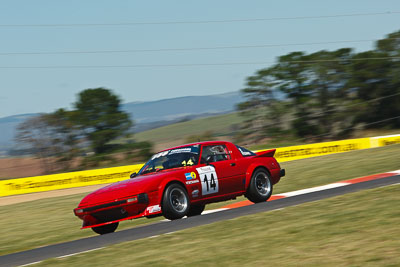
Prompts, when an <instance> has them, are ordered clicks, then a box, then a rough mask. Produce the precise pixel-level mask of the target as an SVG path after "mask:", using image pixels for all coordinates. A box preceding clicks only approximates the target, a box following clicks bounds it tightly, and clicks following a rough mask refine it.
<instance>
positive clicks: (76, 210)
mask: <svg viewBox="0 0 400 267" xmlns="http://www.w3.org/2000/svg"><path fill="white" fill-rule="evenodd" d="M74 212H75V215H78V214H81V213H83V209H75V210H74Z"/></svg>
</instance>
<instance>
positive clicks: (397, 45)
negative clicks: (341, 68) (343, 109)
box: [349, 31, 400, 127]
mask: <svg viewBox="0 0 400 267" xmlns="http://www.w3.org/2000/svg"><path fill="white" fill-rule="evenodd" d="M399 56H400V31H398V32H395V33H392V34H389V35H388V36H387V38H385V39H382V40H379V41H378V42H377V44H376V49H374V50H371V51H367V52H363V53H359V54H357V55H355V57H354V59H356V61H354V62H353V64H352V69H351V74H352V75H351V80H350V82H349V87H351V88H352V89H353V91H354V92H355V93H356V96H357V98H358V99H360V100H361V101H364V102H366V103H365V105H363V106H361V107H360V109H359V110H358V111H359V112H358V118H357V119H358V122H365V123H374V122H377V121H380V120H385V119H389V118H392V117H395V116H398V115H399V114H400V94H398V93H400V61H399V59H398V58H397V59H390V60H388V59H382V58H387V57H399ZM365 58H376V60H363V59H365ZM396 94H397V95H396ZM389 95H393V96H392V97H386V96H389ZM374 99H380V100H379V101H373V100H374ZM371 127H400V119H397V120H390V121H385V123H383V124H373V125H371Z"/></svg>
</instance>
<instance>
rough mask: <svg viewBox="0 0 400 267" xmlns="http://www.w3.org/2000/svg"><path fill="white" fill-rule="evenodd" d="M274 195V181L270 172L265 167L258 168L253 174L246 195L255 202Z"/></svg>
mask: <svg viewBox="0 0 400 267" xmlns="http://www.w3.org/2000/svg"><path fill="white" fill-rule="evenodd" d="M271 195H272V182H271V178H270V174H269V173H268V171H266V170H265V169H262V168H259V169H256V170H255V171H254V173H253V175H252V176H251V180H250V184H249V187H248V188H247V192H246V197H247V199H248V200H250V201H251V202H253V203H259V202H264V201H267V200H268V199H269V198H270V197H271Z"/></svg>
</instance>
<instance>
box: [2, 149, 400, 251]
mask: <svg viewBox="0 0 400 267" xmlns="http://www.w3.org/2000/svg"><path fill="white" fill-rule="evenodd" d="M398 155H400V145H391V146H387V147H381V148H375V149H368V150H360V151H352V152H347V153H341V154H334V155H328V156H322V157H315V158H309V159H303V160H298V161H293V162H285V163H282V167H283V168H285V169H286V171H287V176H286V177H284V178H282V180H281V181H280V182H279V183H278V184H277V185H276V186H275V188H274V193H275V194H276V193H281V192H288V191H293V190H298V189H303V188H308V187H312V186H318V185H324V184H328V183H333V182H336V181H340V180H345V179H350V178H355V177H360V176H365V175H370V174H375V173H380V172H385V171H392V170H397V169H400V161H399V157H398ZM84 195H85V194H79V195H71V196H67V197H56V198H49V199H42V200H36V201H31V202H26V203H20V204H13V205H8V206H2V207H0V213H1V215H2V216H1V218H2V219H1V220H0V229H1V230H0V234H1V237H2V238H1V241H0V255H4V254H8V253H12V252H16V251H21V250H26V249H31V248H35V247H40V246H44V245H49V244H54V243H58V242H64V241H69V240H74V239H78V238H82V237H87V236H92V235H95V234H94V233H93V232H92V231H91V230H90V229H86V230H79V228H80V225H81V221H80V220H79V219H77V218H76V217H75V216H74V215H73V213H72V209H73V208H75V207H76V206H77V204H78V203H79V201H80V200H81V199H82V197H83V196H84ZM243 199H244V198H243V197H242V198H238V199H237V200H235V201H240V200H243ZM232 202H233V201H229V202H228V201H227V202H221V203H215V204H211V205H208V206H207V209H214V208H218V207H221V206H224V205H227V204H229V203H232ZM157 220H160V218H154V219H151V220H149V219H146V218H141V219H137V220H132V221H124V222H122V223H121V224H120V227H119V228H118V230H122V229H126V228H131V227H134V226H135V225H138V224H146V223H151V222H155V221H157Z"/></svg>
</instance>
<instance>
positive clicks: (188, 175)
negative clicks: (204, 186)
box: [185, 172, 197, 181]
mask: <svg viewBox="0 0 400 267" xmlns="http://www.w3.org/2000/svg"><path fill="white" fill-rule="evenodd" d="M185 177H186V180H187V181H189V180H194V179H196V178H197V176H196V173H195V172H187V173H185Z"/></svg>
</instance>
